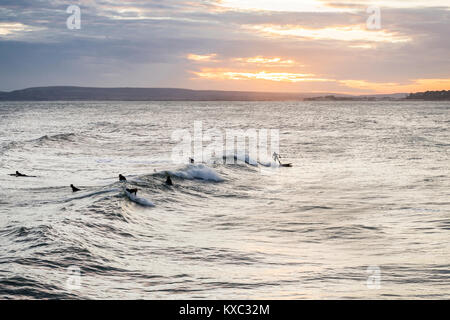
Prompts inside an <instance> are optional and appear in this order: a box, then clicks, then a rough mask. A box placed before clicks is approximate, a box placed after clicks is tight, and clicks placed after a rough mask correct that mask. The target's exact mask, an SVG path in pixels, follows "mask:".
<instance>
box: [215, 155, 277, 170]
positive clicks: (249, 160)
mask: <svg viewBox="0 0 450 320" xmlns="http://www.w3.org/2000/svg"><path fill="white" fill-rule="evenodd" d="M223 160H224V161H225V164H227V163H228V164H230V163H231V164H235V163H237V164H239V163H246V164H248V165H251V166H254V167H258V166H260V165H261V166H263V167H278V166H279V164H278V163H277V162H275V161H273V160H272V159H270V157H267V158H266V159H264V160H263V159H259V160H256V159H255V158H253V157H251V156H250V155H248V154H243V153H230V154H227V155H225V156H223ZM230 160H232V161H231V162H229V161H230ZM233 160H234V161H233Z"/></svg>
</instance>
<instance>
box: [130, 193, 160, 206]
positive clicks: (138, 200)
mask: <svg viewBox="0 0 450 320" xmlns="http://www.w3.org/2000/svg"><path fill="white" fill-rule="evenodd" d="M125 194H126V195H127V197H128V199H130V200H131V201H133V202H135V203H137V204H140V205H141V206H144V207H154V206H155V204H154V203H153V202H151V201H149V200H147V199H145V198H140V197H138V196H136V195H134V194H132V193H130V192H128V191H125Z"/></svg>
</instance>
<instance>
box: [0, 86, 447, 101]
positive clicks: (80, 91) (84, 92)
mask: <svg viewBox="0 0 450 320" xmlns="http://www.w3.org/2000/svg"><path fill="white" fill-rule="evenodd" d="M401 100H427V101H448V100H450V90H443V91H426V92H417V93H410V94H407V93H396V94H376V95H361V96H352V95H344V94H333V93H289V92H287V93H283V92H255V91H220V90H190V89H177V88H95V87H75V86H52V87H34V88H27V89H23V90H14V91H11V92H2V91H0V101H401Z"/></svg>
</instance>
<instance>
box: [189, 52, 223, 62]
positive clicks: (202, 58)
mask: <svg viewBox="0 0 450 320" xmlns="http://www.w3.org/2000/svg"><path fill="white" fill-rule="evenodd" d="M216 56H217V54H215V53H211V54H203V55H200V54H193V53H190V54H188V55H187V58H188V59H189V60H193V61H201V62H206V61H214V60H213V59H214V58H215V57H216Z"/></svg>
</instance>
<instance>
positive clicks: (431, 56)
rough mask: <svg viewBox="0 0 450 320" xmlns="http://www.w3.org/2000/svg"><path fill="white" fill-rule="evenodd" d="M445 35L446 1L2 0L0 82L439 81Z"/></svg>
mask: <svg viewBox="0 0 450 320" xmlns="http://www.w3.org/2000/svg"><path fill="white" fill-rule="evenodd" d="M71 5H75V6H78V7H79V8H80V20H79V21H80V28H79V29H78V28H68V26H67V20H68V18H71V16H72V15H73V11H71V12H69V13H68V12H67V8H68V7H69V6H71ZM74 21H76V20H73V19H72V20H70V21H69V22H71V23H72V22H74ZM449 35H450V1H449V0H379V1H366V0H203V1H201V0H199V1H194V0H149V1H143V0H101V1H93V0H79V1H71V0H68V1H62V0H46V1H44V0H1V1H0V91H10V90H16V89H23V88H27V87H33V86H52V85H76V86H95V87H170V88H188V89H202V90H241V91H242V90H245V91H270V92H330V93H347V94H378V93H400V92H405V93H408V92H417V91H426V90H450V54H449V53H450V37H449Z"/></svg>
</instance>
